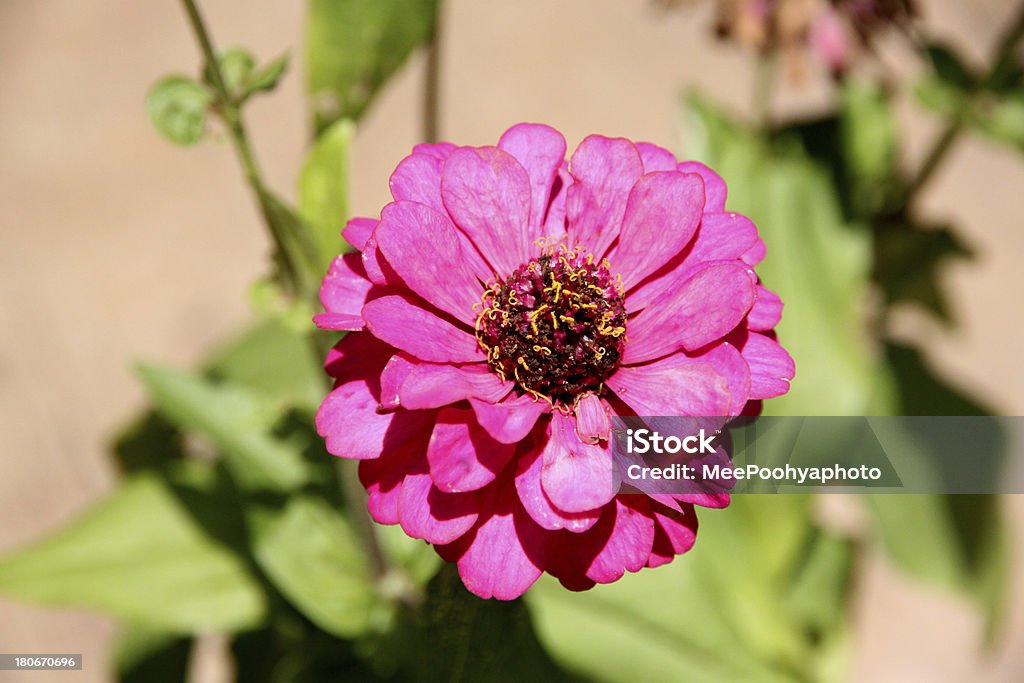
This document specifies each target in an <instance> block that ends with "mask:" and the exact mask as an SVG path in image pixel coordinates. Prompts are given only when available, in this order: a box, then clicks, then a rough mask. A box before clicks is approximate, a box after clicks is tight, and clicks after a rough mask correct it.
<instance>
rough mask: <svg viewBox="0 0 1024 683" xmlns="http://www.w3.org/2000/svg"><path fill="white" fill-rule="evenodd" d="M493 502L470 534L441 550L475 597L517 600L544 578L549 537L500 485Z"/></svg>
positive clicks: (439, 551)
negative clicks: (542, 569)
mask: <svg viewBox="0 0 1024 683" xmlns="http://www.w3.org/2000/svg"><path fill="white" fill-rule="evenodd" d="M494 498H495V499H496V500H494V501H493V502H492V503H491V505H490V506H488V509H485V510H482V511H481V514H480V518H479V520H478V521H477V525H476V527H474V528H473V530H472V531H470V532H469V533H468V534H466V535H465V536H463V537H462V538H460V539H459V540H457V541H455V542H454V543H452V544H449V545H445V546H439V547H438V549H437V551H438V553H439V554H440V555H441V557H443V558H445V559H446V560H448V561H449V562H451V561H456V562H457V563H458V567H459V575H460V576H461V577H462V582H463V583H464V584H465V585H466V588H468V589H469V590H470V591H471V592H472V593H474V594H476V595H478V596H479V597H481V598H484V599H487V598H498V599H499V600H513V599H515V598H518V597H519V596H520V595H522V594H523V593H525V592H526V589H528V588H529V587H530V586H532V585H533V582H534V581H536V580H537V579H538V578H539V577H540V575H541V573H542V572H541V566H542V565H543V562H544V557H543V553H544V546H545V541H546V538H545V532H544V530H543V529H541V528H540V527H538V526H537V525H536V524H534V523H533V520H531V519H530V518H529V516H528V515H526V514H525V512H524V511H523V510H522V508H521V507H520V506H519V505H518V504H517V502H516V500H515V496H514V493H513V492H512V487H511V486H501V485H500V484H499V485H497V486H496V487H495V492H494Z"/></svg>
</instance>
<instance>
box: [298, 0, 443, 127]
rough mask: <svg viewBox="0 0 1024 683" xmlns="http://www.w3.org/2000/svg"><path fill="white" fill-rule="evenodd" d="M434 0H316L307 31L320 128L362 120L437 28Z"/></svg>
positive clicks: (312, 89)
mask: <svg viewBox="0 0 1024 683" xmlns="http://www.w3.org/2000/svg"><path fill="white" fill-rule="evenodd" d="M436 13H437V1H436V0H312V1H311V3H310V9H309V21H308V24H307V32H306V64H307V69H308V85H309V94H310V97H311V98H312V104H313V113H314V118H315V123H316V129H317V132H318V133H319V132H321V131H323V130H324V129H325V128H326V127H327V126H328V125H329V124H330V123H332V122H334V121H336V120H338V119H340V118H349V119H352V120H358V119H359V117H360V115H361V114H362V113H363V111H364V110H365V109H366V106H367V105H368V104H369V103H370V101H371V100H372V99H373V97H374V95H375V94H376V93H377V91H378V89H379V88H380V87H381V86H382V85H383V84H384V83H385V81H387V79H388V78H389V77H390V76H391V75H392V74H393V73H394V72H395V71H396V70H398V68H399V67H400V66H401V65H402V63H403V62H404V61H405V59H406V58H407V57H408V56H409V54H410V53H411V52H412V51H413V50H414V49H415V48H416V47H417V46H419V45H420V44H421V43H423V42H424V41H426V40H427V39H428V38H429V37H430V35H431V34H432V32H433V30H434V21H435V15H436Z"/></svg>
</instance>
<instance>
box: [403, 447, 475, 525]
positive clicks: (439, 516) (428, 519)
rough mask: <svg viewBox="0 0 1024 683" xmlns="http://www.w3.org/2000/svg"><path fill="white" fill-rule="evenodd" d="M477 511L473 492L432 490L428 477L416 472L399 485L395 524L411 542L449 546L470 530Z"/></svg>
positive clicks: (426, 474) (432, 485) (434, 488)
mask: <svg viewBox="0 0 1024 683" xmlns="http://www.w3.org/2000/svg"><path fill="white" fill-rule="evenodd" d="M414 469H416V470H420V469H425V466H417V467H415V468H414ZM478 507H479V506H478V502H477V495H476V493H475V492H471V493H445V492H443V491H440V490H438V489H437V487H435V486H434V484H433V482H432V481H431V479H430V475H429V474H428V473H426V472H419V471H417V472H415V473H410V474H407V475H406V476H405V479H404V480H403V481H402V488H401V492H400V493H399V496H398V522H399V524H401V525H402V530H403V531H404V532H405V533H406V534H408V535H409V536H412V537H413V538H422V539H423V540H424V541H426V542H427V543H434V544H444V543H451V542H452V541H454V540H456V539H457V538H459V537H460V536H462V535H463V534H465V533H466V532H467V531H469V530H470V529H471V528H472V527H473V524H475V523H476V520H477V509H478Z"/></svg>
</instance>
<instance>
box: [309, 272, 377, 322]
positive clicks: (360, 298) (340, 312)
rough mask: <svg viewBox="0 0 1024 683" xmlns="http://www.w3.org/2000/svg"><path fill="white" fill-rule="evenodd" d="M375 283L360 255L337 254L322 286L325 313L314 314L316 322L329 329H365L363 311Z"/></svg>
mask: <svg viewBox="0 0 1024 683" xmlns="http://www.w3.org/2000/svg"><path fill="white" fill-rule="evenodd" d="M372 286H373V283H371V282H370V281H369V280H368V279H367V277H366V271H365V270H364V269H363V264H362V263H361V262H360V258H359V254H343V255H342V256H339V257H337V258H336V259H334V261H333V262H332V263H331V268H330V270H328V271H327V275H326V276H325V277H324V281H323V284H321V285H320V303H321V304H323V307H324V310H325V311H326V312H325V313H318V314H317V315H315V316H313V322H314V323H315V324H316V326H317V327H319V328H321V329H327V330H361V329H363V319H362V316H361V315H360V311H361V309H362V307H363V304H364V303H365V302H366V295H367V294H369V292H370V287H372Z"/></svg>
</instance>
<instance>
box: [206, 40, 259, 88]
mask: <svg viewBox="0 0 1024 683" xmlns="http://www.w3.org/2000/svg"><path fill="white" fill-rule="evenodd" d="M217 64H218V65H219V66H220V75H221V76H223V77H224V87H225V88H227V91H228V94H229V95H230V96H231V98H232V100H235V101H237V100H239V99H241V98H242V97H243V96H244V95H245V92H246V90H247V89H248V83H249V76H250V74H252V70H253V68H255V66H256V60H255V59H254V58H253V56H252V53H250V52H249V51H248V50H246V49H245V48H242V47H229V48H227V49H226V50H221V52H220V53H219V54H218V55H217ZM203 82H204V83H206V84H207V85H208V86H210V87H211V88H213V86H214V80H213V73H212V69H211V67H210V65H209V64H207V65H206V66H205V67H204V68H203Z"/></svg>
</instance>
